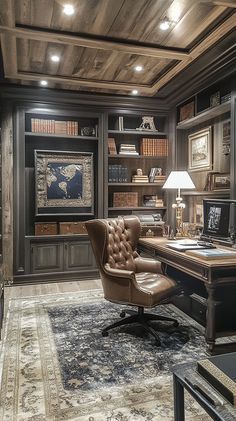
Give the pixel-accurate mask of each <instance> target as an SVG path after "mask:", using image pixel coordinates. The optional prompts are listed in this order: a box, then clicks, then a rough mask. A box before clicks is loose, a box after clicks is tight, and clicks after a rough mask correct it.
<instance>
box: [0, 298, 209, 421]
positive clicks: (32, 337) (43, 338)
mask: <svg viewBox="0 0 236 421" xmlns="http://www.w3.org/2000/svg"><path fill="white" fill-rule="evenodd" d="M156 312H158V313H160V314H164V315H168V316H174V317H177V318H178V319H179V321H180V326H179V327H178V328H173V327H172V326H170V324H169V323H168V322H167V323H163V322H162V323H161V322H154V323H153V326H155V323H157V324H156V326H157V327H158V330H159V331H160V337H161V341H162V347H160V348H158V347H156V346H155V345H154V344H153V339H152V338H151V337H149V336H147V334H146V332H144V331H142V329H141V327H140V326H137V327H134V326H132V327H131V326H124V327H120V328H119V329H116V330H114V331H112V332H111V333H110V334H109V336H108V337H105V338H103V337H102V336H101V328H102V327H103V326H105V325H106V324H107V323H108V324H109V323H110V322H112V321H113V320H116V319H117V318H119V307H118V306H117V305H113V304H111V303H109V302H107V301H105V300H104V299H103V298H102V295H101V292H100V290H99V291H96V290H93V291H87V292H85V293H73V294H67V293H66V294H55V295H45V296H40V297H36V298H35V297H32V298H24V299H13V300H11V305H10V311H9V314H8V321H7V326H6V333H5V339H4V344H3V353H2V359H3V362H2V363H3V369H2V385H1V402H2V407H1V409H0V419H1V420H2V421H10V420H11V421H13V420H14V421H23V420H24V421H45V420H47V421H60V420H67V421H69V420H71V421H72V420H74V421H75V420H80V421H85V420H86V421H131V420H140V421H150V420H154V421H161V420H164V419H165V421H170V420H173V396H172V376H171V369H172V367H173V366H174V365H175V364H179V363H181V362H187V361H189V362H190V361H193V360H196V359H199V358H202V357H204V356H205V355H206V354H205V342H204V338H203V334H202V332H201V331H200V330H199V327H198V325H197V324H196V323H195V322H193V321H192V320H191V319H190V318H187V317H186V316H183V313H182V312H180V311H179V310H177V309H175V307H174V306H172V305H168V306H161V307H158V308H157V309H156ZM186 419H187V420H189V421H193V420H194V421H200V420H203V419H204V420H206V419H207V418H206V415H205V414H204V415H203V411H202V410H201V409H200V408H199V406H198V405H197V404H196V403H195V402H194V401H193V400H192V399H189V398H187V399H186Z"/></svg>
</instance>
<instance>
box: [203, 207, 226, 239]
mask: <svg viewBox="0 0 236 421" xmlns="http://www.w3.org/2000/svg"><path fill="white" fill-rule="evenodd" d="M202 234H203V236H206V237H213V239H214V238H219V239H225V240H227V239H228V240H230V201H224V200H220V199H219V200H218V199H216V200H213V199H203V232H202Z"/></svg>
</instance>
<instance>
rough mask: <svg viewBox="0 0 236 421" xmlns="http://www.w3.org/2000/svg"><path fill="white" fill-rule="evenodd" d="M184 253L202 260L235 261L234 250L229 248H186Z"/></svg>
mask: <svg viewBox="0 0 236 421" xmlns="http://www.w3.org/2000/svg"><path fill="white" fill-rule="evenodd" d="M186 254H189V255H191V256H194V257H198V258H200V259H204V260H215V259H216V260H219V259H223V260H224V259H233V260H234V259H235V261H236V251H234V250H230V249H219V248H214V249H205V250H191V251H190V250H188V251H186Z"/></svg>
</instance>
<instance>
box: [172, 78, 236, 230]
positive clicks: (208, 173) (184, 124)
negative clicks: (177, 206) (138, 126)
mask: <svg viewBox="0 0 236 421" xmlns="http://www.w3.org/2000/svg"><path fill="white" fill-rule="evenodd" d="M231 91H232V79H231V80H230V79H225V80H222V81H221V82H220V83H217V84H215V85H212V86H209V87H208V88H206V89H204V90H203V91H200V92H198V93H196V95H194V96H192V97H191V98H188V99H187V100H186V101H184V102H182V103H181V104H179V105H178V106H177V113H176V119H177V131H176V146H177V147H176V150H177V166H178V168H180V169H186V170H188V171H189V173H190V175H191V178H192V179H193V182H194V184H195V186H196V189H195V190H192V191H189V192H187V191H183V192H182V194H183V196H184V201H185V202H187V207H186V211H185V220H187V221H189V222H196V221H199V219H200V220H201V221H202V220H203V215H201V212H202V203H203V202H202V200H203V198H207V197H214V198H226V199H227V198H229V197H230V187H231V182H232V177H231V164H230V149H231V147H232V144H231V134H230V132H231V115H230V108H231ZM203 148H204V150H203ZM194 153H195V158H194ZM201 154H202V155H201ZM203 154H204V156H205V161H204V159H202V156H203ZM193 159H195V163H196V168H194V165H192V163H193ZM197 159H198V162H197V161H196V160H197ZM206 161H207V162H208V164H207V165H206ZM199 215H200V217H199Z"/></svg>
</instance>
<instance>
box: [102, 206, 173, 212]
mask: <svg viewBox="0 0 236 421" xmlns="http://www.w3.org/2000/svg"><path fill="white" fill-rule="evenodd" d="M157 209H163V210H166V209H167V208H166V207H165V206H161V207H156V206H155V207H154V206H152V207H150V206H137V207H109V208H108V210H109V211H121V210H122V211H130V210H131V211H132V210H157Z"/></svg>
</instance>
